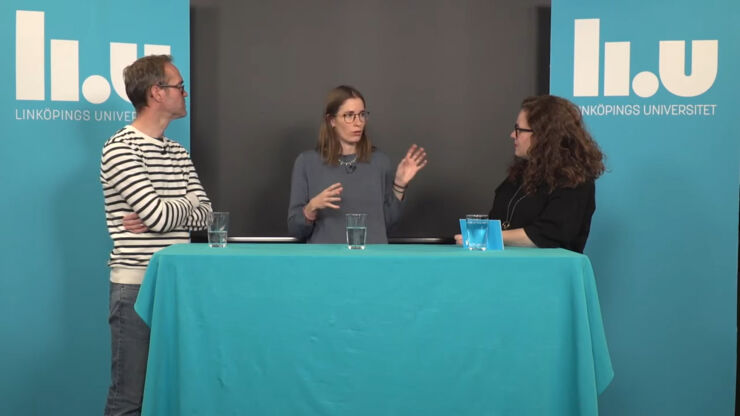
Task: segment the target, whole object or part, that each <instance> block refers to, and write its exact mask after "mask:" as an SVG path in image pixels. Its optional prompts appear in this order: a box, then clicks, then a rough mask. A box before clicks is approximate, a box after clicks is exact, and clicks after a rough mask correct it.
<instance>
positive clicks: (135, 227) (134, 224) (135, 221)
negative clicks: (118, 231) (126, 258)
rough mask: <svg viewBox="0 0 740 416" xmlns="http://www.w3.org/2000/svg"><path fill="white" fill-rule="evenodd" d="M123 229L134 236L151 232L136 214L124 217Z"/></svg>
mask: <svg viewBox="0 0 740 416" xmlns="http://www.w3.org/2000/svg"><path fill="white" fill-rule="evenodd" d="M123 228H125V229H126V231H129V232H132V233H134V234H139V233H145V232H147V231H149V229H148V228H147V227H146V225H144V223H143V222H142V221H141V218H139V216H138V215H136V213H135V212H132V213H130V214H128V215H126V216H125V217H123Z"/></svg>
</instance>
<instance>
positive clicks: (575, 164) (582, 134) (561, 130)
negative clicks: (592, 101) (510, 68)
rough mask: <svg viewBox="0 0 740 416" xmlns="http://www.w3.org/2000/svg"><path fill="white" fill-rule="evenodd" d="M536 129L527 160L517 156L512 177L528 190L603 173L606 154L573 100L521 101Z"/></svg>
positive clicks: (542, 97)
mask: <svg viewBox="0 0 740 416" xmlns="http://www.w3.org/2000/svg"><path fill="white" fill-rule="evenodd" d="M521 109H522V111H524V113H525V115H526V117H527V121H528V122H529V128H531V129H532V130H533V133H532V139H531V144H530V147H529V150H528V151H527V159H523V158H518V157H517V158H515V159H514V162H513V163H512V165H511V166H510V167H509V179H510V180H512V181H521V182H522V187H523V188H524V190H525V191H526V192H527V193H535V192H536V191H537V189H538V188H540V187H542V186H545V187H546V188H547V190H548V192H552V191H553V190H555V188H563V187H565V188H573V187H576V186H578V185H580V184H582V183H585V182H587V181H591V180H594V179H596V178H598V177H599V176H601V174H602V173H604V163H603V159H604V155H603V154H602V153H601V150H600V149H599V145H598V144H597V143H596V142H595V141H594V140H593V138H592V137H591V135H590V134H589V133H588V131H586V127H585V126H584V124H583V117H581V112H580V110H579V109H578V107H576V105H575V104H573V103H572V102H570V101H568V100H566V99H564V98H560V97H556V96H554V95H540V96H537V97H528V98H525V99H524V101H522V107H521Z"/></svg>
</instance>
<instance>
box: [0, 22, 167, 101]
mask: <svg viewBox="0 0 740 416" xmlns="http://www.w3.org/2000/svg"><path fill="white" fill-rule="evenodd" d="M45 48H46V38H45V34H44V12H39V11H26V10H16V14H15V98H16V100H35V101H43V100H45V99H46V90H45V89H46V82H45V81H46V78H45V77H46V67H45V57H46V50H45ZM49 48H50V50H49V59H50V65H49V66H50V68H51V79H50V83H49V85H50V86H51V100H52V101H80V71H79V41H78V40H61V39H51V40H50V46H49ZM169 53H170V46H169V45H144V55H152V54H169ZM136 57H137V51H136V44H135V43H118V42H110V80H111V82H112V84H113V89H114V90H115V91H116V93H117V94H118V96H119V97H121V98H122V99H124V100H126V101H128V98H127V97H126V88H125V86H124V82H123V74H122V71H123V68H125V67H126V66H127V65H129V64H130V63H131V62H133V61H135V60H136ZM110 93H111V84H110V83H109V82H108V80H107V79H106V78H105V77H103V76H101V75H90V76H88V77H87V78H86V79H85V81H84V82H83V83H82V96H83V97H85V99H86V100H87V101H88V102H90V103H93V104H101V103H104V102H106V101H107V100H108V98H109V97H110Z"/></svg>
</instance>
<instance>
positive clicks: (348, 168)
mask: <svg viewBox="0 0 740 416" xmlns="http://www.w3.org/2000/svg"><path fill="white" fill-rule="evenodd" d="M355 162H357V155H355V157H354V158H352V160H348V161H346V162H345V161H344V160H342V159H339V166H344V171H345V172H347V173H353V172H354V171H355V169H357V164H356V163H355Z"/></svg>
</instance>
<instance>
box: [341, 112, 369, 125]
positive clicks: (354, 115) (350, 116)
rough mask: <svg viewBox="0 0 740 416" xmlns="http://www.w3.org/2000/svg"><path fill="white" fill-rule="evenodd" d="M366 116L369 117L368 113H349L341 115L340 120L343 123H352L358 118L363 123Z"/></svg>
mask: <svg viewBox="0 0 740 416" xmlns="http://www.w3.org/2000/svg"><path fill="white" fill-rule="evenodd" d="M368 116H370V112H369V111H360V112H359V113H355V112H353V111H350V112H349V113H344V114H342V119H344V122H345V123H354V121H355V118H359V119H360V121H361V122H363V123H364V122H365V120H367V118H368ZM337 117H339V114H337Z"/></svg>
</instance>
